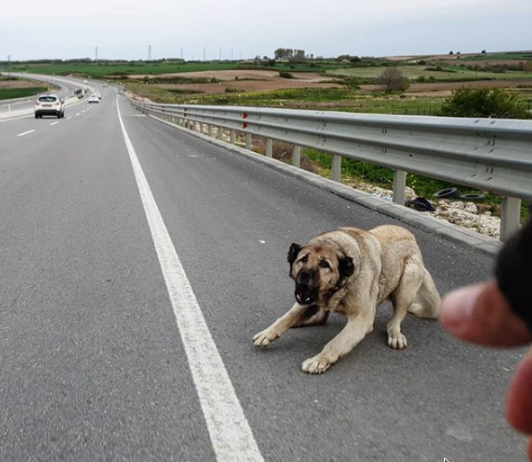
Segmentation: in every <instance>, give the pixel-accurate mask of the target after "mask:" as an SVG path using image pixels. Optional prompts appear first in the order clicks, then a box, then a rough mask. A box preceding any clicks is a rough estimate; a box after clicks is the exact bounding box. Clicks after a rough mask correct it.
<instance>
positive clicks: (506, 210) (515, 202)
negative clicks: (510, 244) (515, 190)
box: [501, 197, 521, 242]
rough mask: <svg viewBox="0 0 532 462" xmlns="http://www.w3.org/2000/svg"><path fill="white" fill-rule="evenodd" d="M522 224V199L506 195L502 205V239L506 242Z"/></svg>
mask: <svg viewBox="0 0 532 462" xmlns="http://www.w3.org/2000/svg"><path fill="white" fill-rule="evenodd" d="M520 224H521V199H516V198H515V197H504V198H503V199H502V207H501V241H503V242H506V241H507V240H508V239H509V238H510V236H511V235H512V234H513V233H514V232H515V231H517V230H518V229H519V226H520Z"/></svg>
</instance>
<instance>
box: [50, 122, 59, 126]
mask: <svg viewBox="0 0 532 462" xmlns="http://www.w3.org/2000/svg"><path fill="white" fill-rule="evenodd" d="M58 123H59V122H52V123H51V124H50V125H57V124H58Z"/></svg>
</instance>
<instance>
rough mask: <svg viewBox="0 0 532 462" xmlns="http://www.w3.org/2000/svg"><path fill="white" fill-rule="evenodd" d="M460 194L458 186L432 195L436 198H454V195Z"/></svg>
mask: <svg viewBox="0 0 532 462" xmlns="http://www.w3.org/2000/svg"><path fill="white" fill-rule="evenodd" d="M458 194H459V192H458V188H445V189H440V190H439V191H438V192H436V193H434V194H433V195H432V197H434V198H435V199H452V198H453V197H456V196H458Z"/></svg>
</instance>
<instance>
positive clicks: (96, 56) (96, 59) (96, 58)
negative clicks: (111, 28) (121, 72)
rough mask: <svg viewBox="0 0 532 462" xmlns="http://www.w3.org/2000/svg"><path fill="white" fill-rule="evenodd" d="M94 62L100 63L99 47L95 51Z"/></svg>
mask: <svg viewBox="0 0 532 462" xmlns="http://www.w3.org/2000/svg"><path fill="white" fill-rule="evenodd" d="M94 61H98V47H96V48H95V49H94Z"/></svg>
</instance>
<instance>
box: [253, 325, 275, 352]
mask: <svg viewBox="0 0 532 462" xmlns="http://www.w3.org/2000/svg"><path fill="white" fill-rule="evenodd" d="M278 338H279V334H278V332H277V331H276V330H275V329H272V328H271V327H268V329H266V330H263V331H262V332H259V333H258V334H257V335H255V336H254V337H253V344H254V345H255V346H256V347H267V346H268V345H269V344H270V343H272V342H274V341H275V340H277V339H278Z"/></svg>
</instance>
